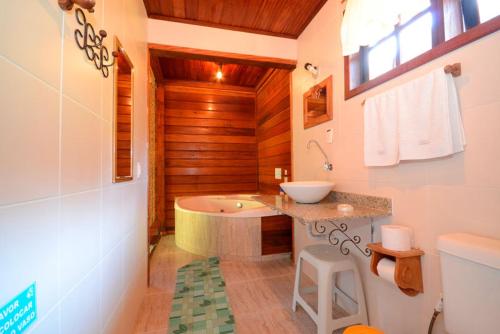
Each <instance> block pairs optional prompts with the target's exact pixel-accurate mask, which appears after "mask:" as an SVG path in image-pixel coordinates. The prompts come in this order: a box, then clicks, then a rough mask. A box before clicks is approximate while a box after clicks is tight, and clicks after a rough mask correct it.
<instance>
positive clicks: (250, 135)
mask: <svg viewBox="0 0 500 334" xmlns="http://www.w3.org/2000/svg"><path fill="white" fill-rule="evenodd" d="M219 87H220V86H219ZM163 89H164V107H165V108H164V114H165V117H164V124H165V125H164V128H163V130H164V144H165V147H164V159H165V161H164V171H165V205H166V207H165V213H166V217H165V227H164V231H166V232H173V231H174V228H175V220H174V218H175V213H174V199H175V197H178V196H186V195H205V194H227V193H255V192H256V191H257V188H258V185H257V183H258V176H257V175H258V174H257V173H258V168H257V140H256V134H255V91H254V90H253V89H247V88H237V87H228V88H223V89H221V88H217V87H216V88H214V87H213V85H202V84H200V83H189V82H181V81H179V82H176V81H169V82H167V83H165V84H164V85H163Z"/></svg>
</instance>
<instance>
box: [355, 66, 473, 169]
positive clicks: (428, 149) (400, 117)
mask: <svg viewBox="0 0 500 334" xmlns="http://www.w3.org/2000/svg"><path fill="white" fill-rule="evenodd" d="M380 101H387V102H385V104H383V103H381V102H380ZM384 113H386V115H384ZM373 114H380V116H378V117H379V119H382V120H383V121H384V122H386V124H385V125H383V126H381V125H380V121H379V122H378V123H377V122H373V117H374V116H373ZM387 124H389V125H387ZM394 124H396V125H394ZM394 127H396V131H394V129H393V128H394ZM387 129H390V131H387ZM381 138H383V141H381ZM393 141H395V142H397V144H396V145H390V143H392V142H393ZM374 143H376V144H375V145H377V147H376V148H375V149H374ZM464 146H465V135H464V130H463V124H462V117H461V115H460V109H459V104H458V96H457V92H456V88H455V83H454V80H453V78H452V76H451V74H445V73H444V71H443V69H442V68H440V69H437V70H435V71H432V72H431V73H429V74H427V75H425V76H423V77H420V78H417V79H415V80H413V81H410V82H408V83H406V84H403V85H401V86H399V87H396V88H394V89H391V90H389V91H388V92H385V93H383V94H380V95H377V96H374V97H373V98H369V99H367V100H366V103H365V164H366V165H367V166H389V165H394V164H397V163H399V161H400V160H421V159H432V158H437V157H444V156H448V155H451V154H453V153H457V152H461V151H463V150H464ZM381 147H383V149H382V150H381ZM394 147H396V148H394ZM382 151H383V152H385V153H384V154H381V153H380V152H382ZM387 152H390V154H388V153H387Z"/></svg>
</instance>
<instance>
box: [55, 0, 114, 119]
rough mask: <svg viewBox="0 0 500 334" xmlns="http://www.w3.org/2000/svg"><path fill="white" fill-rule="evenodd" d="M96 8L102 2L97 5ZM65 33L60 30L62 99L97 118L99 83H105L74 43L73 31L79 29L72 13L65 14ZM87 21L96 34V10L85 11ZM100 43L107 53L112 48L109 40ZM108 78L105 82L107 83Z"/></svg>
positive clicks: (97, 28)
mask: <svg viewBox="0 0 500 334" xmlns="http://www.w3.org/2000/svg"><path fill="white" fill-rule="evenodd" d="M97 4H98V6H101V5H102V2H97ZM65 15H66V17H65V30H64V46H63V47H64V50H63V57H64V62H63V88H62V92H63V94H64V95H65V96H67V97H70V98H71V99H73V100H76V101H78V102H79V103H80V104H82V105H84V106H85V107H87V108H88V109H90V110H91V111H92V112H94V113H96V114H97V115H101V98H102V90H101V88H102V87H101V81H102V80H105V79H104V78H103V76H102V74H101V72H100V71H99V70H97V69H96V67H95V65H94V63H93V62H92V61H90V60H88V57H87V56H86V54H85V51H84V50H80V48H79V47H78V45H77V44H76V41H75V36H74V31H75V29H81V26H80V25H78V23H77V22H76V18H75V11H74V10H72V11H69V12H66V14H65ZM85 15H86V17H87V21H88V22H90V23H91V24H92V25H94V27H95V30H96V33H98V31H99V29H101V28H100V25H99V20H98V19H97V16H99V15H102V14H101V12H100V11H99V10H98V9H96V11H95V14H90V13H88V12H87V11H85ZM104 44H105V45H106V46H107V48H108V50H110V53H111V51H112V48H113V43H112V38H110V37H108V38H106V39H105V42H104ZM111 78H112V76H109V77H108V78H107V79H106V80H111Z"/></svg>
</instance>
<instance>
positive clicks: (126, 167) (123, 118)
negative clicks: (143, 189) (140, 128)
mask: <svg viewBox="0 0 500 334" xmlns="http://www.w3.org/2000/svg"><path fill="white" fill-rule="evenodd" d="M117 87H118V91H117V97H116V98H117V109H116V145H117V147H116V171H115V173H116V176H117V177H125V176H131V175H132V160H131V159H132V151H131V144H132V135H131V131H132V120H131V110H132V79H131V75H130V74H122V73H119V74H118V80H117Z"/></svg>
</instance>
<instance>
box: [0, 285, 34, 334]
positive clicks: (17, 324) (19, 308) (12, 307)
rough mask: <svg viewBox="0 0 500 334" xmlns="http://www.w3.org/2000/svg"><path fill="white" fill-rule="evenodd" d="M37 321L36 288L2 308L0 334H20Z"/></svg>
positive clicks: (0, 309)
mask: <svg viewBox="0 0 500 334" xmlns="http://www.w3.org/2000/svg"><path fill="white" fill-rule="evenodd" d="M35 320H36V286H35V283H33V284H31V285H30V286H29V287H28V288H27V289H26V290H24V291H23V292H21V293H20V294H18V295H17V296H16V297H14V298H13V299H12V300H11V301H10V302H8V303H7V304H6V305H5V306H3V307H2V308H0V334H20V333H23V332H24V331H25V330H26V329H28V327H29V326H31V324H33V323H34V322H35Z"/></svg>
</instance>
